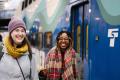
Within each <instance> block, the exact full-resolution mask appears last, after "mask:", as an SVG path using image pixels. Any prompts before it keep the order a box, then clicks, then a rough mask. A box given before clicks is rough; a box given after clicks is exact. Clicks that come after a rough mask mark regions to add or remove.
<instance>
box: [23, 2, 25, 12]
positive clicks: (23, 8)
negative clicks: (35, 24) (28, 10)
mask: <svg viewBox="0 0 120 80" xmlns="http://www.w3.org/2000/svg"><path fill="white" fill-rule="evenodd" d="M24 5H25V2H24V1H23V2H22V10H23V9H24Z"/></svg>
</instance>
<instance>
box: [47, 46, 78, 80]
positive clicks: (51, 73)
mask: <svg viewBox="0 0 120 80" xmlns="http://www.w3.org/2000/svg"><path fill="white" fill-rule="evenodd" d="M61 54H62V53H61V52H60V51H57V52H56V47H54V48H52V49H51V50H50V51H49V53H48V55H47V59H46V69H47V70H48V74H47V80H60V78H62V80H76V77H77V74H76V58H75V51H74V49H70V50H67V51H66V52H65V54H64V67H63V68H62V55H61Z"/></svg>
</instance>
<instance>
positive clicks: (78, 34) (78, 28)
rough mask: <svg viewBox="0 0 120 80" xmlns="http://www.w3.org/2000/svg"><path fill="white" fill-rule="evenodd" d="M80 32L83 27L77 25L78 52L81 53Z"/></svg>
mask: <svg viewBox="0 0 120 80" xmlns="http://www.w3.org/2000/svg"><path fill="white" fill-rule="evenodd" d="M80 33H81V28H80V25H78V27H77V53H80Z"/></svg>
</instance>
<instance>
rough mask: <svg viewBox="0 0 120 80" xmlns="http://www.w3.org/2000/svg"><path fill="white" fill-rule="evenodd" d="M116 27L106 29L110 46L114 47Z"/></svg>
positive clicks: (116, 33) (116, 34) (116, 35)
mask: <svg viewBox="0 0 120 80" xmlns="http://www.w3.org/2000/svg"><path fill="white" fill-rule="evenodd" d="M118 31H119V29H118V28H115V29H108V37H109V38H110V47H114V43H115V38H117V37H118Z"/></svg>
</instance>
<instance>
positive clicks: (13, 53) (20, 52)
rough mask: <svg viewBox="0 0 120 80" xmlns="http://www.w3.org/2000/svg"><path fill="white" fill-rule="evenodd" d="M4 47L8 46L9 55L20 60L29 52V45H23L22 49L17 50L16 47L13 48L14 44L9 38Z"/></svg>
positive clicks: (6, 38)
mask: <svg viewBox="0 0 120 80" xmlns="http://www.w3.org/2000/svg"><path fill="white" fill-rule="evenodd" d="M4 45H5V46H6V49H7V52H8V54H9V55H11V56H12V57H14V58H18V57H20V56H22V55H23V54H25V52H27V51H28V45H27V44H25V45H23V46H22V47H20V48H16V47H14V46H12V44H11V43H10V40H9V36H6V37H5V39H4Z"/></svg>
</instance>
